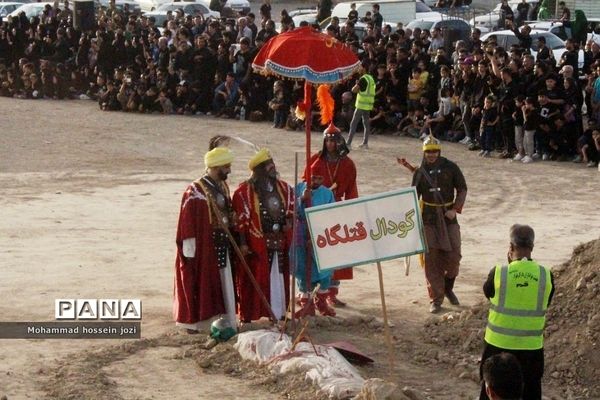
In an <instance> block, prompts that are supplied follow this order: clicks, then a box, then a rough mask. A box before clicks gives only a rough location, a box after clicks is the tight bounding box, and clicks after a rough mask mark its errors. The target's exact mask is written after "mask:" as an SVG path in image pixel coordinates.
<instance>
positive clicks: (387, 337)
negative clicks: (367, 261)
mask: <svg viewBox="0 0 600 400" xmlns="http://www.w3.org/2000/svg"><path fill="white" fill-rule="evenodd" d="M377 273H378V274H379V293H380V294H381V308H382V309H383V330H384V332H385V343H386V344H387V346H388V353H389V355H390V369H391V370H392V372H393V371H394V346H393V345H392V336H391V334H390V326H389V324H388V317H387V308H386V307H385V294H384V291H383V272H382V271H381V263H380V262H379V261H377Z"/></svg>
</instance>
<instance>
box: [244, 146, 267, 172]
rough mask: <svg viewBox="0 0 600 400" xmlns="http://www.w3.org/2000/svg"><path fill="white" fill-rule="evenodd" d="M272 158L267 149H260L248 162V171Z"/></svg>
mask: <svg viewBox="0 0 600 400" xmlns="http://www.w3.org/2000/svg"><path fill="white" fill-rule="evenodd" d="M272 158H273V157H271V152H270V151H269V149H265V148H262V149H260V150H259V151H258V153H256V154H255V155H254V157H252V158H251V159H250V161H248V168H250V171H252V170H254V168H256V166H257V165H259V164H262V163H264V162H265V161H267V160H270V159H272Z"/></svg>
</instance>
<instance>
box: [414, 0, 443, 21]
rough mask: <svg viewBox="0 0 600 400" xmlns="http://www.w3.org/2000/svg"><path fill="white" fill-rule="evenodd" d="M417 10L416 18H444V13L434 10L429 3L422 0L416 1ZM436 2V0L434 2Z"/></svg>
mask: <svg viewBox="0 0 600 400" xmlns="http://www.w3.org/2000/svg"><path fill="white" fill-rule="evenodd" d="M436 1H437V0H436ZM415 4H416V10H415V11H416V12H415V19H423V18H442V17H441V15H442V13H440V12H437V11H433V10H432V9H431V8H430V7H429V5H427V4H425V3H424V2H422V1H417V2H416V3H415ZM434 4H435V2H434Z"/></svg>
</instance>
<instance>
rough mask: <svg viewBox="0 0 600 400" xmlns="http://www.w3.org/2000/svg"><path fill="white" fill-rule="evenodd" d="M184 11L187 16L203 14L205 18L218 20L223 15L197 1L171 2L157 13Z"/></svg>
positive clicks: (165, 4) (161, 7)
mask: <svg viewBox="0 0 600 400" xmlns="http://www.w3.org/2000/svg"><path fill="white" fill-rule="evenodd" d="M179 9H182V10H183V13H184V14H185V15H198V14H202V15H203V16H204V18H207V19H208V18H211V17H212V18H216V19H219V18H221V13H220V12H218V11H212V10H209V9H208V7H206V6H205V5H204V4H202V3H198V2H195V1H176V2H169V3H164V4H162V5H161V6H159V7H158V8H157V9H156V11H161V12H165V13H166V12H167V11H175V10H179Z"/></svg>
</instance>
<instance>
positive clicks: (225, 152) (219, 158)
mask: <svg viewBox="0 0 600 400" xmlns="http://www.w3.org/2000/svg"><path fill="white" fill-rule="evenodd" d="M232 161H233V153H232V152H231V150H229V149H228V148H227V147H215V148H214V149H212V150H211V151H209V152H208V153H206V154H205V155H204V165H205V166H206V168H212V167H222V166H223V165H227V164H231V162H232Z"/></svg>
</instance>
